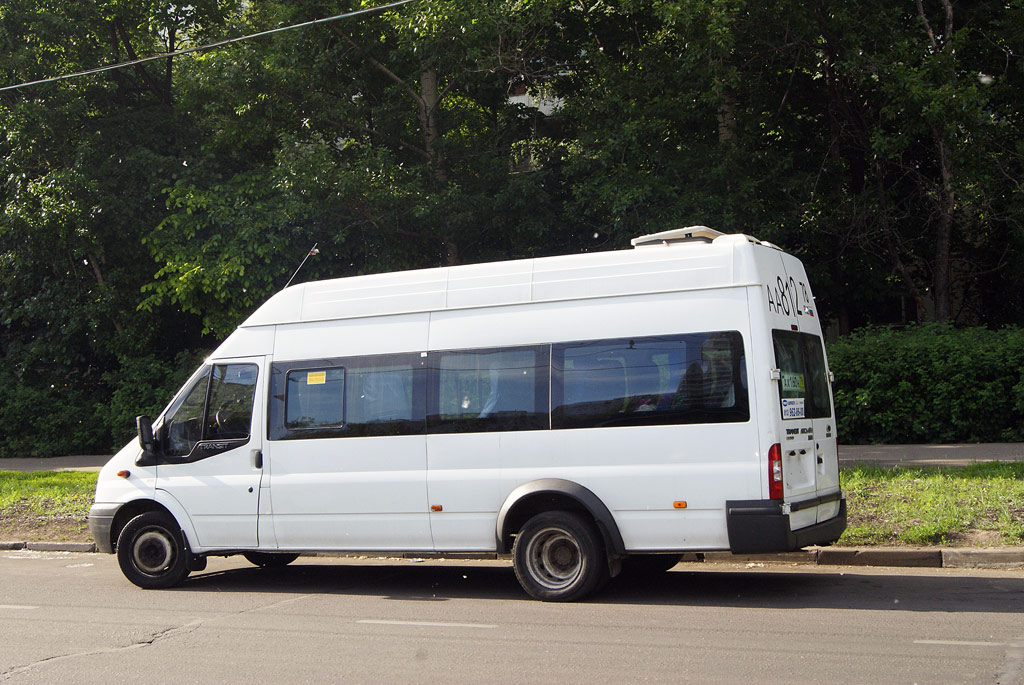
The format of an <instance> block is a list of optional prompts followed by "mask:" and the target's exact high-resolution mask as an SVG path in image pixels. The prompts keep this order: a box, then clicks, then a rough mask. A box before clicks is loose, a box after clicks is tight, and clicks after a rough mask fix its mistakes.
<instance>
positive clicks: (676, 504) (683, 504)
mask: <svg viewBox="0 0 1024 685" xmlns="http://www.w3.org/2000/svg"><path fill="white" fill-rule="evenodd" d="M672 507H673V508H675V509H685V508H686V502H673V503H672Z"/></svg>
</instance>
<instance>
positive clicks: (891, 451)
mask: <svg viewBox="0 0 1024 685" xmlns="http://www.w3.org/2000/svg"><path fill="white" fill-rule="evenodd" d="M109 459H110V456H109V455H103V454H92V455H81V456H73V457H50V458H48V459H0V471H99V470H100V468H101V467H102V466H103V465H104V464H106V463H107V461H108V460H109ZM977 461H1024V443H1021V442H995V443H980V444H969V445H968V444H964V445H840V446H839V463H840V464H854V463H868V464H872V465H875V466H896V465H901V466H967V465H968V464H971V463H974V462H977Z"/></svg>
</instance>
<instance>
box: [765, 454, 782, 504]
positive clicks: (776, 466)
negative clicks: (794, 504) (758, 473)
mask: <svg viewBox="0 0 1024 685" xmlns="http://www.w3.org/2000/svg"><path fill="white" fill-rule="evenodd" d="M768 497H770V498H771V499H782V445H780V444H779V443H775V444H774V445H772V447H771V449H770V450H768Z"/></svg>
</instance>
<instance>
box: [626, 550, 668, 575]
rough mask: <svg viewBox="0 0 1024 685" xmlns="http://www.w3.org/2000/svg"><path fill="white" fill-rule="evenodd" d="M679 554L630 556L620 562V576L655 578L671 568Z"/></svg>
mask: <svg viewBox="0 0 1024 685" xmlns="http://www.w3.org/2000/svg"><path fill="white" fill-rule="evenodd" d="M682 558H683V556H682V555H681V554H631V555H629V556H628V557H626V558H625V559H623V560H622V575H630V576H656V575H659V574H661V573H665V572H666V571H668V570H669V569H671V568H673V567H674V566H675V565H676V564H678V563H679V560H680V559H682Z"/></svg>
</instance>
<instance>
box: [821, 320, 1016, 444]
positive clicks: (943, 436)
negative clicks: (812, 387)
mask: <svg viewBox="0 0 1024 685" xmlns="http://www.w3.org/2000/svg"><path fill="white" fill-rule="evenodd" d="M828 354H829V363H830V366H831V368H832V371H833V372H834V373H835V375H836V382H835V386H834V390H835V401H836V421H837V423H838V428H839V437H840V440H842V441H844V442H850V443H949V442H998V441H1016V440H1021V439H1024V330H1021V329H1019V328H1004V329H1002V330H998V331H992V330H988V329H985V328H966V329H955V328H953V327H952V326H949V325H946V324H922V325H917V326H912V327H910V328H907V329H905V330H895V329H892V328H877V327H869V328H865V329H861V330H859V331H856V332H854V333H853V334H852V335H850V336H849V337H847V338H844V339H842V340H840V341H839V342H836V343H833V344H831V345H830V346H829V348H828Z"/></svg>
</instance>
